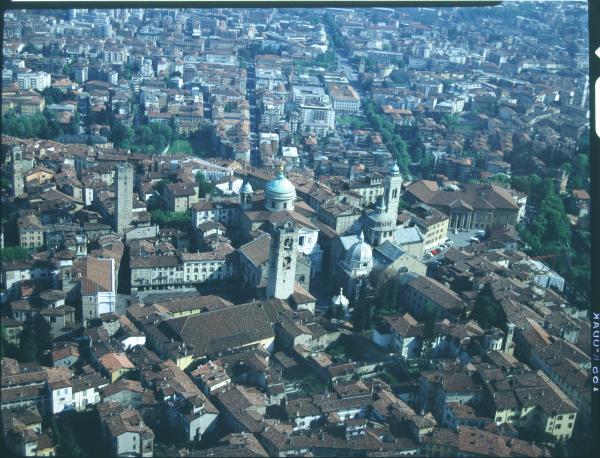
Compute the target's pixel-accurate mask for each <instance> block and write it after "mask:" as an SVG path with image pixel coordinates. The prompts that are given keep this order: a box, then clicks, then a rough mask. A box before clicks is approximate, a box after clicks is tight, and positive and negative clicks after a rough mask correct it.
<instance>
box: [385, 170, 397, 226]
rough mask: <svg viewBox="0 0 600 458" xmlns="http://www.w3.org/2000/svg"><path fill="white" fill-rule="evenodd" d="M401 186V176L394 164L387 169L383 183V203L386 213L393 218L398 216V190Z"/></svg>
mask: <svg viewBox="0 0 600 458" xmlns="http://www.w3.org/2000/svg"><path fill="white" fill-rule="evenodd" d="M401 186H402V175H400V169H399V168H398V164H396V163H395V162H394V165H392V166H391V167H390V169H389V172H388V174H387V175H386V177H385V181H384V189H385V191H384V199H383V201H384V203H385V206H386V212H387V213H388V214H389V215H390V216H393V217H394V221H396V217H397V216H398V204H399V203H400V188H401Z"/></svg>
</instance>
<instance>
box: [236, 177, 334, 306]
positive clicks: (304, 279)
mask: <svg viewBox="0 0 600 458" xmlns="http://www.w3.org/2000/svg"><path fill="white" fill-rule="evenodd" d="M295 201H296V189H295V187H294V185H293V184H292V182H291V181H290V180H288V179H287V178H286V176H285V174H284V172H283V167H282V168H281V169H280V170H279V173H278V174H277V176H276V177H275V178H274V179H272V180H271V181H269V182H268V183H267V185H266V187H265V191H264V194H263V193H255V192H254V190H253V189H252V186H251V185H250V183H248V182H247V181H245V182H244V184H243V185H242V187H241V189H240V213H239V220H238V221H239V225H238V236H239V238H240V239H241V240H250V241H249V242H248V243H246V244H244V245H242V246H241V247H240V249H239V251H240V264H241V273H242V276H243V279H244V282H245V284H246V285H247V286H253V287H255V288H256V289H259V290H260V289H261V288H263V287H266V295H267V297H276V298H280V299H287V298H288V297H289V296H290V294H292V292H293V291H294V283H296V284H297V285H299V286H300V287H302V288H303V289H304V290H306V291H308V290H309V288H310V280H311V278H314V276H315V275H318V274H319V273H320V271H321V260H322V256H323V251H322V249H321V247H320V246H319V244H318V238H319V229H318V228H317V227H316V226H315V225H314V224H313V223H312V222H311V221H310V220H309V219H308V218H307V217H306V216H304V215H302V214H301V213H299V212H297V211H296V210H295V209H294V206H295Z"/></svg>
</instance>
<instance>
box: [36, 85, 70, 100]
mask: <svg viewBox="0 0 600 458" xmlns="http://www.w3.org/2000/svg"><path fill="white" fill-rule="evenodd" d="M42 96H44V100H45V101H46V104H51V103H62V102H64V101H65V99H66V96H65V94H63V93H62V91H61V90H60V89H57V88H55V87H51V86H48V87H47V88H45V89H44V90H43V91H42Z"/></svg>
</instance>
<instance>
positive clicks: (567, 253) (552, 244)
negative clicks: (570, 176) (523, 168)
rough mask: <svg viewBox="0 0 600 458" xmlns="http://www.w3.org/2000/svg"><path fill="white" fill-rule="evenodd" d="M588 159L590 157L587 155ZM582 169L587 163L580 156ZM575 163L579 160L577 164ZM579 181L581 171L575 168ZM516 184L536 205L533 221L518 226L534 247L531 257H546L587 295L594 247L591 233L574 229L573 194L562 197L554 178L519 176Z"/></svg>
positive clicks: (525, 240) (522, 234) (530, 202)
mask: <svg viewBox="0 0 600 458" xmlns="http://www.w3.org/2000/svg"><path fill="white" fill-rule="evenodd" d="M586 159H587V158H586ZM575 162H578V163H579V162H580V163H579V165H574V167H573V168H574V169H579V167H580V166H581V165H583V163H584V162H585V161H584V160H582V159H578V160H576V161H575ZM574 164H575V163H574ZM572 173H574V174H575V177H576V180H577V179H578V178H577V177H578V176H580V175H578V174H580V173H581V171H578V170H575V171H574V172H572ZM512 186H513V187H514V188H515V189H516V190H518V191H522V192H524V193H527V194H528V196H529V198H528V204H530V205H532V206H533V207H534V208H535V209H536V210H535V215H532V217H531V219H530V222H529V224H527V225H520V226H519V227H518V230H519V234H520V236H521V238H522V240H523V242H525V243H526V244H527V245H528V246H529V247H530V248H529V250H528V254H529V255H530V256H534V257H536V256H540V257H544V258H542V260H546V263H547V264H548V265H550V266H551V267H553V268H554V269H555V270H556V271H557V272H558V273H559V274H560V275H562V276H564V277H565V279H566V280H567V281H569V282H570V283H571V284H572V286H573V288H574V289H576V290H579V291H581V292H583V293H585V294H587V295H589V293H590V289H591V284H590V279H591V250H590V248H591V247H590V235H589V232H585V231H583V230H581V229H573V228H572V227H571V224H570V223H569V219H568V218H567V211H566V208H565V202H567V203H568V202H569V199H570V198H569V197H566V198H564V199H563V198H561V196H559V194H558V192H557V185H556V183H554V182H553V181H552V180H551V179H550V178H544V179H542V178H540V177H539V176H537V175H531V176H528V177H524V176H515V177H513V178H512Z"/></svg>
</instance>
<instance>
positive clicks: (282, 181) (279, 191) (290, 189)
mask: <svg viewBox="0 0 600 458" xmlns="http://www.w3.org/2000/svg"><path fill="white" fill-rule="evenodd" d="M265 196H266V197H270V198H272V199H276V200H290V199H295V198H296V188H295V187H294V185H293V184H292V182H291V181H290V180H288V179H287V178H286V177H285V175H284V174H283V170H280V171H279V173H278V174H277V176H276V177H275V178H274V179H273V180H271V181H269V182H268V183H267V187H266V189H265Z"/></svg>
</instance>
